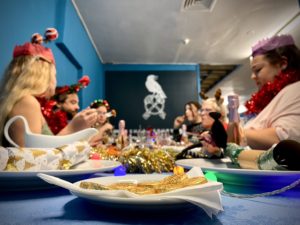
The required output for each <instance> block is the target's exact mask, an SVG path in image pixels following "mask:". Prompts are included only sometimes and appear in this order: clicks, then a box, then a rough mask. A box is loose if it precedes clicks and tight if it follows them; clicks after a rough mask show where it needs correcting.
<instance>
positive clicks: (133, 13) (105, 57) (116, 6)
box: [73, 0, 299, 64]
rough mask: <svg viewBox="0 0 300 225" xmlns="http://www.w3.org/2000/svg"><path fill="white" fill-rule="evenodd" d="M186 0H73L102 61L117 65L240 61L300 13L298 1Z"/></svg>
mask: <svg viewBox="0 0 300 225" xmlns="http://www.w3.org/2000/svg"><path fill="white" fill-rule="evenodd" d="M184 1H185V0H73V2H74V5H75V7H76V8H77V9H78V12H79V14H80V15H81V17H82V20H83V22H84V24H85V25H86V28H87V30H88V32H89V33H90V36H91V38H92V40H93V42H94V44H95V47H96V48H97V51H98V54H99V56H100V57H101V60H102V61H103V63H116V64H120V63H124V64H153V63H154V64H156V63H159V64H161V63H202V64H238V63H240V62H241V60H243V59H245V58H246V57H248V56H249V55H250V49H251V46H252V45H253V44H254V43H255V42H256V41H258V40H259V39H261V38H263V37H267V36H271V35H273V34H275V33H277V32H278V31H279V30H280V29H281V28H282V27H284V26H285V25H286V24H287V23H288V22H289V21H290V20H291V19H292V18H293V17H294V16H295V15H296V14H297V13H298V12H299V3H298V0H216V1H215V4H213V6H214V7H213V9H212V10H211V11H208V10H207V11H201V10H197V9H187V10H183V3H184ZM195 1H196V2H197V3H198V2H203V1H204V2H205V1H207V0H202V1H201V0H195ZM196 6H197V5H196ZM191 8H193V7H191ZM185 38H189V39H190V43H189V44H188V45H184V44H183V40H184V39H185Z"/></svg>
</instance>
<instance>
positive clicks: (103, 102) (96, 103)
mask: <svg viewBox="0 0 300 225" xmlns="http://www.w3.org/2000/svg"><path fill="white" fill-rule="evenodd" d="M100 106H105V107H106V109H107V110H109V108H110V106H109V104H108V101H107V100H105V99H103V100H102V99H97V100H95V101H93V102H92V103H91V104H90V107H91V108H94V109H96V108H98V107H100Z"/></svg>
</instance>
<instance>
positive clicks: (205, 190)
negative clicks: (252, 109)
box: [38, 167, 223, 217]
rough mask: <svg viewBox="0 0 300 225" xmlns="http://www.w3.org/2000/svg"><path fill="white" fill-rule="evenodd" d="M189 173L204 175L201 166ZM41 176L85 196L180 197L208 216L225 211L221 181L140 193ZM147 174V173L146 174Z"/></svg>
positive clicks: (194, 175)
mask: <svg viewBox="0 0 300 225" xmlns="http://www.w3.org/2000/svg"><path fill="white" fill-rule="evenodd" d="M187 175H188V176H189V177H197V176H204V175H203V173H202V171H201V169H200V168H199V167H193V168H192V169H191V170H190V171H189V172H188V173H187ZM38 176H39V177H40V178H42V179H43V180H45V181H46V182H48V183H51V184H55V185H58V186H60V187H63V188H66V189H68V190H70V191H72V192H73V193H75V194H76V193H78V194H80V193H82V194H84V195H85V196H86V195H90V196H94V197H95V196H97V197H102V196H103V197H109V196H111V197H118V198H137V199H180V200H183V201H187V202H190V203H192V204H194V205H196V206H198V207H200V208H202V209H203V210H204V211H205V212H206V213H207V215H208V216H210V217H212V215H217V214H218V213H219V212H220V211H223V207H222V203H221V196H220V190H222V188H223V185H222V183H219V182H214V181H209V182H208V183H205V184H200V185H195V186H189V187H185V188H180V189H176V190H173V191H170V192H165V193H161V194H151V195H138V194H135V193H132V192H129V191H126V190H124V191H123V190H90V189H83V188H80V187H79V183H80V182H77V184H72V183H69V182H67V181H64V180H61V179H60V178H57V177H53V176H50V175H46V174H38ZM145 176H147V175H145Z"/></svg>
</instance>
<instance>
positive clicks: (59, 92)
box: [53, 75, 90, 99]
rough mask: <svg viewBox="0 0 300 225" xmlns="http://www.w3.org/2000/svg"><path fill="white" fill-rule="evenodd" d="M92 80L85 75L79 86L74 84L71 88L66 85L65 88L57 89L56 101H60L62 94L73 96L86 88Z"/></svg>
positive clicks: (79, 81)
mask: <svg viewBox="0 0 300 225" xmlns="http://www.w3.org/2000/svg"><path fill="white" fill-rule="evenodd" d="M89 83H90V78H89V76H87V75H84V76H83V77H82V78H81V79H80V80H78V83H77V84H72V85H70V86H68V85H65V86H63V87H57V88H56V91H55V95H54V96H53V98H54V99H58V98H59V96H60V95H62V94H73V93H77V92H78V91H79V90H80V89H82V88H85V87H87V86H88V85H89Z"/></svg>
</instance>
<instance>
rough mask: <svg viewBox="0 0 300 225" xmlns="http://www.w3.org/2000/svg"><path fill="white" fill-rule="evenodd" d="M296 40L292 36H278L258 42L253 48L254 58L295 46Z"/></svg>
mask: <svg viewBox="0 0 300 225" xmlns="http://www.w3.org/2000/svg"><path fill="white" fill-rule="evenodd" d="M294 44H295V42H294V39H293V37H292V36H291V35H277V36H273V37H271V38H266V39H263V40H261V41H259V42H257V43H256V44H255V45H254V46H253V47H252V56H253V57H254V56H256V55H262V54H265V53H266V52H268V51H270V50H274V49H276V48H279V47H283V46H287V45H294Z"/></svg>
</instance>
